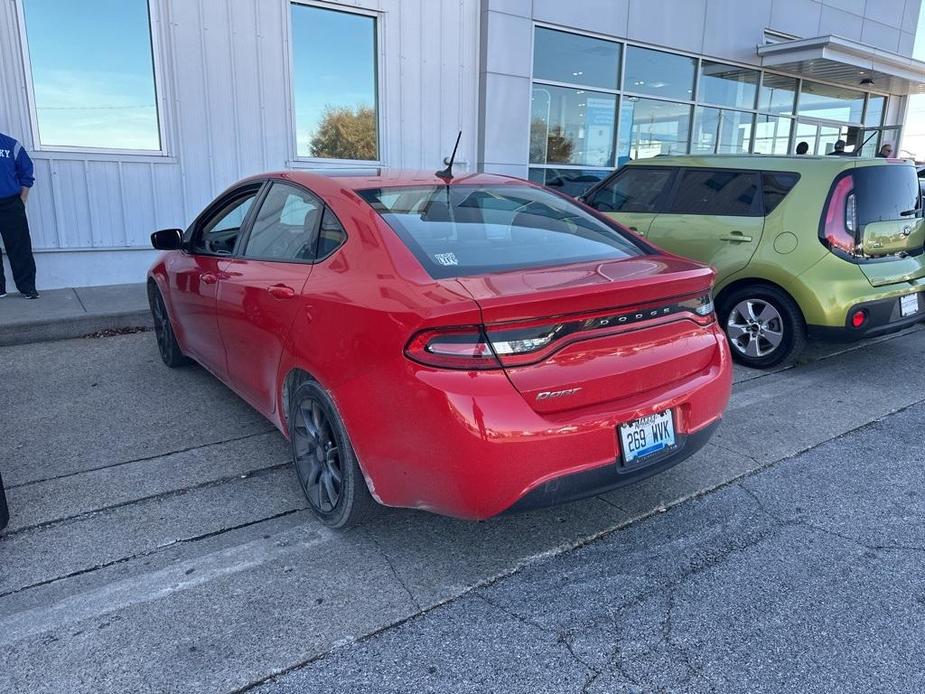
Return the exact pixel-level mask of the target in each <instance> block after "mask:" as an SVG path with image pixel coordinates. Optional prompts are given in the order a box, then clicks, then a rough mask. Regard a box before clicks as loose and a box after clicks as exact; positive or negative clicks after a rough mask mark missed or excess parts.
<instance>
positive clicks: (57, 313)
mask: <svg viewBox="0 0 925 694" xmlns="http://www.w3.org/2000/svg"><path fill="white" fill-rule="evenodd" d="M148 327H151V313H150V311H149V310H148V298H147V294H146V292H145V285H144V284H143V283H139V284H118V285H111V286H106V287H82V288H79V289H51V290H47V291H43V292H41V297H40V298H39V299H37V300H36V301H27V300H26V299H24V298H23V297H22V296H20V295H19V294H16V293H11V294H9V295H8V296H6V297H4V298H2V299H0V345H20V344H26V343H29V342H45V341H47V340H64V339H67V338H72V337H83V336H84V335H90V334H92V333H95V332H99V331H101V330H120V329H124V328H148Z"/></svg>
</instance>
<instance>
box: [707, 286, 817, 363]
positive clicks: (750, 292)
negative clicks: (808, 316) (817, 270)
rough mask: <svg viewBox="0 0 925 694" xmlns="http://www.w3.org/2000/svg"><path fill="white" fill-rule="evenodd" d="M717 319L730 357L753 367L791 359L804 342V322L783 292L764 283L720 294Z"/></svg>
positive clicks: (797, 308) (793, 302)
mask: <svg viewBox="0 0 925 694" xmlns="http://www.w3.org/2000/svg"><path fill="white" fill-rule="evenodd" d="M720 318H721V320H722V326H723V329H724V330H725V331H726V337H727V338H729V346H730V348H731V351H732V356H733V358H734V359H735V360H736V361H738V362H739V363H740V364H743V365H745V366H750V367H752V368H754V369H767V368H770V367H772V366H777V365H778V364H780V363H781V362H783V361H785V360H787V359H793V358H795V357H797V356H798V355H799V353H800V352H801V351H803V347H804V346H805V345H806V324H805V322H804V321H803V314H802V312H801V311H800V307H799V306H797V304H796V302H795V301H794V300H793V299H792V298H790V296H789V295H787V293H786V292H784V291H782V290H780V289H778V288H777V287H772V286H770V285H765V284H755V285H751V286H747V287H741V288H739V289H735V290H733V291H732V292H730V294H729V295H728V296H726V297H723V301H722V306H720Z"/></svg>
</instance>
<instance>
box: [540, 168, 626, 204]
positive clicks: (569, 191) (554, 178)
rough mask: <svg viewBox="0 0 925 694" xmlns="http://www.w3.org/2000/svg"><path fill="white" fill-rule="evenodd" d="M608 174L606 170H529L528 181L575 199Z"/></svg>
mask: <svg viewBox="0 0 925 694" xmlns="http://www.w3.org/2000/svg"><path fill="white" fill-rule="evenodd" d="M609 173H610V172H609V171H608V170H606V169H563V168H551V169H536V168H531V169H530V180H531V181H533V182H534V183H539V184H540V185H543V186H549V187H550V188H553V189H554V190H557V191H559V192H560V193H565V194H566V195H571V196H572V197H573V198H575V197H578V196H579V195H581V194H582V193H584V192H585V191H586V190H588V188H590V187H591V186H593V185H594V184H596V183H600V182H601V181H603V180H604V179H605V178H607V175H608V174H609Z"/></svg>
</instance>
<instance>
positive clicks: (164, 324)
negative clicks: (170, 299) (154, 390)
mask: <svg viewBox="0 0 925 694" xmlns="http://www.w3.org/2000/svg"><path fill="white" fill-rule="evenodd" d="M148 304H149V305H150V307H151V319H152V320H153V322H154V336H155V338H157V351H158V352H159V353H160V355H161V359H162V360H163V362H164V363H165V364H166V365H167V366H169V367H170V368H171V369H176V368H177V367H179V366H186V365H187V364H189V363H191V359H190V358H189V357H187V356H186V355H185V354H183V351H182V350H181V349H180V344H179V343H178V342H177V336H176V334H174V332H173V325H171V323H170V316H169V315H168V314H167V306H166V305H165V304H164V297H162V296H161V290H160V289H158V288H157V285H156V284H154V282H153V281H152V282H149V283H148Z"/></svg>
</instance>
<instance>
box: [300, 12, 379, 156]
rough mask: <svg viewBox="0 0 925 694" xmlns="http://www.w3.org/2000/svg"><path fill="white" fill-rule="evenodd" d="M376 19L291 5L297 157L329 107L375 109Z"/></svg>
mask: <svg viewBox="0 0 925 694" xmlns="http://www.w3.org/2000/svg"><path fill="white" fill-rule="evenodd" d="M375 32H376V25H375V20H374V19H373V18H372V17H366V16H363V15H356V14H347V13H346V12H336V11H332V10H323V9H319V8H317V7H310V6H307V5H293V6H292V55H293V71H292V72H293V74H292V84H293V91H294V98H295V111H296V140H297V142H298V152H299V154H300V155H302V156H307V155H308V148H309V144H308V143H309V142H310V141H311V138H312V135H313V133H314V131H315V129H316V128H317V127H318V123H319V121H320V120H321V116H322V114H323V113H324V109H325V107H326V106H349V107H351V108H356V107H358V106H375V102H376V96H375V94H376V53H375V49H376V46H375Z"/></svg>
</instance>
